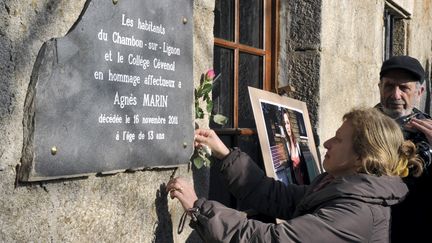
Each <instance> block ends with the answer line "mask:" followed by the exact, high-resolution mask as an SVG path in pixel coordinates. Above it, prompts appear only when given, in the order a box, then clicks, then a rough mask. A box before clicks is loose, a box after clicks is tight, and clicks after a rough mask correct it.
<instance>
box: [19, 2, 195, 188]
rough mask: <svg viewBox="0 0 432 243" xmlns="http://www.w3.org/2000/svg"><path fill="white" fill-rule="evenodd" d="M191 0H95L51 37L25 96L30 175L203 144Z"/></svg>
mask: <svg viewBox="0 0 432 243" xmlns="http://www.w3.org/2000/svg"><path fill="white" fill-rule="evenodd" d="M192 2H193V1H190V0H174V1H173V0H146V1H142V0H119V1H109V0H92V1H87V3H86V4H85V8H84V10H83V12H82V14H81V16H80V18H79V19H78V20H77V22H76V23H75V25H74V26H73V27H72V29H71V30H70V31H69V33H68V34H67V35H66V36H65V37H63V38H58V39H52V40H50V41H48V42H46V43H45V44H44V45H43V46H42V48H41V50H40V52H39V55H38V57H37V61H36V63H35V65H34V69H33V74H32V78H31V82H30V86H29V89H28V94H27V98H26V102H25V118H24V138H25V141H24V149H23V157H22V158H23V159H22V166H21V168H20V179H21V180H23V181H37V180H47V179H55V178H64V177H74V176H82V175H88V174H94V173H98V172H108V173H112V172H116V171H123V170H126V169H141V168H150V167H170V166H176V165H178V164H182V163H187V162H188V160H189V158H190V156H191V154H192V151H193V120H192V118H193V116H192V105H193V74H192V58H193V24H192V23H193V22H192Z"/></svg>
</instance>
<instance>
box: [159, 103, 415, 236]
mask: <svg viewBox="0 0 432 243" xmlns="http://www.w3.org/2000/svg"><path fill="white" fill-rule="evenodd" d="M195 134H196V139H195V142H196V144H197V146H202V145H206V146H209V147H210V148H211V150H212V151H213V156H215V157H216V158H218V159H220V160H221V163H222V166H221V173H222V174H223V176H224V180H225V182H226V185H227V186H228V189H229V190H230V192H231V193H233V194H234V195H235V196H236V197H237V198H238V199H240V200H242V201H244V202H247V203H248V204H249V206H250V207H252V208H254V209H255V210H257V211H259V212H260V213H263V214H266V215H269V216H273V217H275V218H279V219H284V220H286V221H284V222H282V223H280V224H268V223H262V222H259V221H256V220H251V219H248V218H247V215H245V214H244V213H242V212H239V211H237V210H234V209H230V208H227V207H225V206H223V205H221V204H220V203H218V202H215V201H210V200H206V199H204V198H200V199H198V198H197V196H196V194H195V191H194V189H193V187H192V186H191V185H190V184H189V183H187V182H186V180H185V179H183V178H174V179H172V180H170V182H169V183H168V185H167V190H168V191H169V192H170V196H171V197H172V198H177V199H178V200H179V201H180V203H181V204H182V206H183V207H184V209H185V213H186V214H187V215H189V216H191V218H192V220H191V226H192V227H193V228H194V229H196V231H197V232H198V233H199V235H200V236H201V237H202V238H203V240H204V241H206V242H291V241H295V242H389V230H390V229H389V225H390V206H391V205H394V204H397V203H399V202H400V201H401V200H403V198H404V197H405V195H406V193H407V191H408V190H407V187H406V185H405V184H404V183H403V182H402V179H401V177H403V176H407V175H408V173H409V171H413V172H414V173H420V172H421V170H422V166H421V165H422V164H421V161H420V160H419V159H418V158H417V155H416V154H415V146H414V144H412V143H411V142H406V141H404V138H403V135H402V133H401V131H400V128H399V126H398V125H397V124H396V123H395V122H394V121H393V120H392V119H391V118H389V117H386V116H385V115H383V114H381V113H380V112H379V111H377V110H375V109H355V110H353V111H351V112H349V113H347V114H345V115H344V118H343V124H342V126H341V127H340V128H339V129H338V130H337V131H336V134H335V136H334V137H332V138H330V139H329V140H327V141H326V142H325V143H324V147H325V148H326V149H327V153H326V154H325V157H324V161H323V166H324V168H325V170H326V172H325V173H322V174H321V175H319V176H317V177H316V178H315V179H314V180H313V181H312V183H311V184H310V185H308V186H305V185H301V186H300V185H293V184H290V185H284V184H283V183H282V182H279V181H276V180H274V179H273V178H269V177H266V176H265V174H264V172H263V171H262V170H260V169H259V168H258V166H257V165H256V164H255V163H254V162H253V161H252V160H251V159H250V158H249V157H248V156H247V155H246V154H244V153H242V152H241V151H240V150H238V149H234V150H229V149H228V148H227V147H226V146H225V145H224V144H223V143H222V142H221V140H220V139H219V138H218V137H217V135H216V134H215V133H214V131H212V130H204V129H198V130H197V131H196V132H195Z"/></svg>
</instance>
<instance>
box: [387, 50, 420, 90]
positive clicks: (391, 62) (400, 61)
mask: <svg viewBox="0 0 432 243" xmlns="http://www.w3.org/2000/svg"><path fill="white" fill-rule="evenodd" d="M393 69H402V70H405V71H408V72H410V73H411V74H412V75H413V78H415V81H419V82H420V83H423V81H424V75H425V71H424V69H423V67H422V65H421V64H420V62H419V61H418V60H417V59H415V58H413V57H410V56H393V57H390V58H389V59H388V60H386V61H385V62H383V64H382V66H381V72H380V78H382V77H383V76H384V75H385V74H386V73H387V72H388V71H390V70H393Z"/></svg>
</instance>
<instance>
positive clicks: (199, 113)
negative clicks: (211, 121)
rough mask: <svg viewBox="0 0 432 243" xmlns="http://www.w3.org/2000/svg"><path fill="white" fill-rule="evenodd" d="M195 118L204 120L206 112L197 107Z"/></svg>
mask: <svg viewBox="0 0 432 243" xmlns="http://www.w3.org/2000/svg"><path fill="white" fill-rule="evenodd" d="M195 118H198V119H203V118H204V111H203V110H202V109H201V107H195Z"/></svg>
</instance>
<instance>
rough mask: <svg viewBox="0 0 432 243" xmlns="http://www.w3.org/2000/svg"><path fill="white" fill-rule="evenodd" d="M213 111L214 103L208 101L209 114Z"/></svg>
mask: <svg viewBox="0 0 432 243" xmlns="http://www.w3.org/2000/svg"><path fill="white" fill-rule="evenodd" d="M212 110H213V101H211V100H208V101H207V112H208V113H211V112H212Z"/></svg>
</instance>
